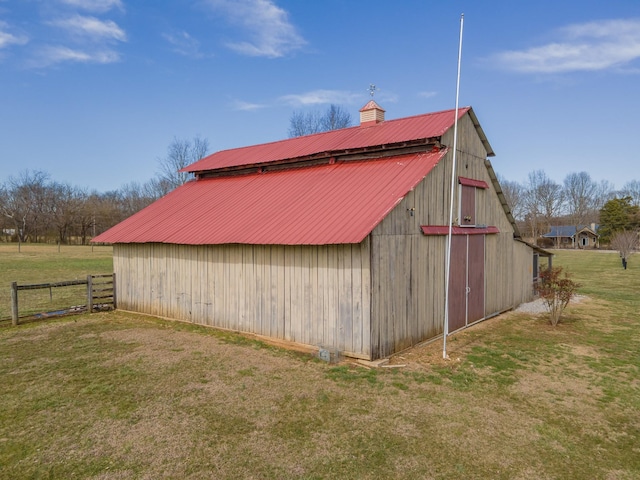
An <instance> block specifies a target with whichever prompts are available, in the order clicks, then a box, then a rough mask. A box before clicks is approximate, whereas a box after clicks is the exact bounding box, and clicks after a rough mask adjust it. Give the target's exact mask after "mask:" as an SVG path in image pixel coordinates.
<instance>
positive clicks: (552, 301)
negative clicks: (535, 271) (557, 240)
mask: <svg viewBox="0 0 640 480" xmlns="http://www.w3.org/2000/svg"><path fill="white" fill-rule="evenodd" d="M579 287H580V285H579V284H578V283H576V282H574V281H573V280H571V278H570V277H569V274H568V273H567V272H564V275H563V271H562V267H552V268H545V269H541V270H540V281H539V282H538V285H537V292H538V295H540V297H541V298H542V299H543V300H544V302H545V305H546V306H547V309H548V310H549V314H550V316H549V321H550V322H551V325H553V326H554V327H555V326H556V325H558V323H560V317H561V316H562V312H563V310H564V309H565V307H566V306H567V305H569V302H570V301H571V299H572V298H573V297H574V296H575V294H576V290H577V289H578V288H579Z"/></svg>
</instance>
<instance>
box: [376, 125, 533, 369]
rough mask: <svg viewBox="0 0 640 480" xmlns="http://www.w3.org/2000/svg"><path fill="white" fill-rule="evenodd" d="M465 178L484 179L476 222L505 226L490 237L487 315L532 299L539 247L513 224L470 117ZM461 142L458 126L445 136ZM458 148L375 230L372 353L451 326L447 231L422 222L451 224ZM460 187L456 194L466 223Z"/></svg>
mask: <svg viewBox="0 0 640 480" xmlns="http://www.w3.org/2000/svg"><path fill="white" fill-rule="evenodd" d="M458 130H459V137H458V158H457V166H456V167H457V168H456V173H457V176H462V177H468V178H474V179H478V180H484V181H485V182H486V183H487V184H488V185H489V188H488V189H481V188H477V189H476V199H475V203H476V220H475V221H476V224H486V225H492V226H497V227H498V228H499V230H500V233H498V234H491V235H486V239H485V267H484V271H485V282H484V283H485V317H488V316H491V315H493V314H495V313H498V312H501V311H504V310H506V309H509V308H512V307H514V306H516V305H518V304H520V303H522V302H525V301H529V300H531V299H532V272H531V269H532V267H531V265H532V251H531V249H530V248H529V247H527V246H526V245H524V244H522V243H520V242H516V241H514V239H513V228H512V226H511V223H510V222H509V220H508V218H507V217H506V215H505V213H504V210H503V208H502V205H501V204H500V201H499V199H498V196H497V194H496V192H495V189H494V187H493V185H492V183H491V178H490V176H489V173H488V172H487V168H486V166H485V163H484V161H485V159H486V156H487V151H486V149H485V147H484V145H483V143H482V141H481V139H480V137H479V136H478V134H477V132H476V129H475V127H474V125H473V122H472V121H471V118H470V117H469V115H465V116H464V117H463V118H462V119H461V120H460V122H459V125H458ZM442 143H443V144H444V145H449V146H453V130H450V131H449V132H447V133H446V134H445V135H444V136H443V139H442ZM452 157H453V152H452V151H450V152H448V153H447V155H446V157H445V158H444V159H443V160H442V161H441V162H440V163H439V164H438V165H436V167H435V168H434V169H433V170H432V171H431V173H430V174H429V175H428V176H427V177H426V178H425V179H424V180H423V181H422V182H420V183H419V184H418V185H417V186H416V188H415V189H414V190H413V191H412V192H410V193H409V194H408V195H407V196H406V197H405V198H404V199H403V200H402V201H401V202H400V203H399V204H398V205H397V206H396V208H394V209H393V210H392V211H391V212H390V214H389V215H388V216H387V217H386V218H385V219H384V220H383V221H382V222H381V223H380V224H379V225H378V226H377V227H376V228H375V229H374V231H373V232H372V234H371V275H372V280H371V286H372V293H373V299H372V304H371V341H372V346H371V351H372V355H373V357H374V358H377V357H384V356H387V355H389V354H391V353H393V352H397V351H399V350H402V349H404V348H407V347H409V346H411V345H415V344H416V343H419V342H421V341H424V340H427V339H429V338H431V337H434V336H436V335H438V334H441V333H442V331H443V322H444V298H445V274H446V271H445V269H446V265H445V258H446V245H447V239H446V236H424V235H423V234H422V233H421V231H420V227H421V226H422V225H447V224H448V221H449V202H450V186H451V168H452V164H453V158H452ZM459 188H460V185H459V184H458V183H457V182H456V191H455V192H454V197H453V200H454V219H455V223H456V224H457V223H458V215H459V212H458V203H459V192H458V189H459Z"/></svg>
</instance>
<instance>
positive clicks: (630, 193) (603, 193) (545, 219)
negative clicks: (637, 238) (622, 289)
mask: <svg viewBox="0 0 640 480" xmlns="http://www.w3.org/2000/svg"><path fill="white" fill-rule="evenodd" d="M499 181H500V185H501V187H502V191H503V193H504V195H505V197H506V199H507V202H508V203H509V205H510V207H511V212H512V214H513V216H514V218H515V219H516V221H517V222H518V225H519V227H520V229H521V231H522V234H523V236H525V237H529V238H532V239H537V238H539V237H540V236H541V235H544V234H545V233H547V232H548V231H549V230H550V227H551V225H569V226H575V227H578V226H583V225H587V226H588V225H591V224H592V223H593V224H601V227H602V229H603V230H602V231H601V232H600V233H604V238H601V240H604V241H605V243H606V242H608V241H609V240H610V239H611V236H612V234H613V233H614V231H617V230H620V229H625V230H626V229H635V228H638V227H639V226H640V225H637V224H636V223H637V222H636V219H635V215H636V214H635V213H634V211H635V210H634V209H637V208H640V181H638V180H630V181H628V182H627V183H625V185H624V186H623V187H622V189H621V190H615V189H614V187H613V185H612V184H611V183H610V182H608V181H606V180H602V181H600V182H597V181H595V180H593V179H592V178H591V176H590V175H589V174H588V173H587V172H573V173H569V174H568V175H567V176H566V177H565V178H564V180H563V182H562V183H557V182H555V181H554V180H552V179H551V178H550V177H549V176H548V175H547V174H546V173H545V172H544V171H543V170H535V171H533V172H531V173H529V175H528V176H527V179H526V181H525V182H524V183H519V182H515V181H511V180H506V179H504V178H499ZM620 202H622V203H623V204H625V205H628V206H629V207H630V208H631V210H628V211H627V214H626V220H625V222H623V224H624V226H622V225H623V224H622V223H620V222H619V221H618V220H614V219H613V217H610V216H609V217H608V216H607V212H608V211H609V210H610V209H611V207H612V206H615V205H617V204H618V203H620ZM605 207H607V208H605ZM618 207H619V206H618ZM620 208H622V207H620ZM618 210H619V208H618ZM603 212H604V218H601V216H602V213H603ZM603 220H605V221H603ZM612 222H613V223H612Z"/></svg>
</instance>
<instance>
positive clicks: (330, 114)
mask: <svg viewBox="0 0 640 480" xmlns="http://www.w3.org/2000/svg"><path fill="white" fill-rule="evenodd" d="M352 123H353V121H352V119H351V114H350V113H349V112H348V111H347V110H346V109H344V108H343V107H341V106H339V105H333V104H331V105H330V106H329V108H328V109H327V111H326V112H324V113H320V112H319V111H317V110H313V111H310V112H293V114H292V115H291V119H290V121H289V137H290V138H293V137H301V136H303V135H311V134H312V133H319V132H327V131H329V130H338V129H340V128H346V127H350V126H351V124H352Z"/></svg>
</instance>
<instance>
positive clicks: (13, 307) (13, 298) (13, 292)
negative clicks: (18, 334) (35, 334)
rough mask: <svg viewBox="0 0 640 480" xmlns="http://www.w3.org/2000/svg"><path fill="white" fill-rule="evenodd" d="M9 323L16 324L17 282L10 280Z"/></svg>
mask: <svg viewBox="0 0 640 480" xmlns="http://www.w3.org/2000/svg"><path fill="white" fill-rule="evenodd" d="M11 323H12V325H13V326H14V327H15V326H16V325H18V282H11Z"/></svg>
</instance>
